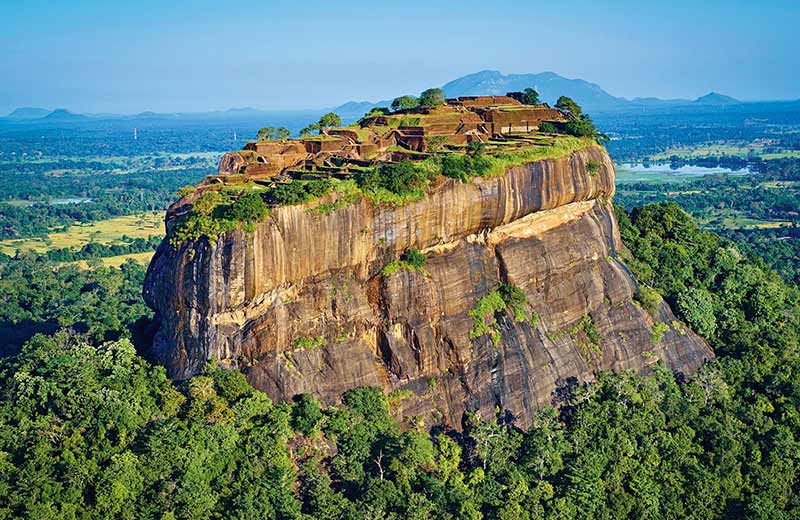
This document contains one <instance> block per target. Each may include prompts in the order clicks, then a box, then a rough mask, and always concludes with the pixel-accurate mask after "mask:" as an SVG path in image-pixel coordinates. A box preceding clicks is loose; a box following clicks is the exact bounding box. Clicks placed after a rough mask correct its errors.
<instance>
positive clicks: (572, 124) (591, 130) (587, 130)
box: [564, 115, 598, 137]
mask: <svg viewBox="0 0 800 520" xmlns="http://www.w3.org/2000/svg"><path fill="white" fill-rule="evenodd" d="M564 129H565V130H566V131H567V133H568V134H570V135H574V136H575V137H595V136H597V135H598V134H597V128H595V126H594V123H593V122H592V120H591V118H589V116H586V115H582V116H579V117H576V118H575V119H570V120H569V121H567V124H566V126H565V127H564Z"/></svg>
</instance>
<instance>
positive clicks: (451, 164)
mask: <svg viewBox="0 0 800 520" xmlns="http://www.w3.org/2000/svg"><path fill="white" fill-rule="evenodd" d="M491 168H492V160H491V159H490V158H489V157H487V156H486V155H484V154H483V153H480V152H479V153H476V154H474V155H447V156H445V157H443V158H442V165H441V169H442V175H444V176H445V177H450V178H452V179H459V180H460V181H462V182H467V181H468V180H469V178H470V177H473V176H476V175H477V176H479V177H483V176H484V175H486V174H487V173H488V172H489V170H491Z"/></svg>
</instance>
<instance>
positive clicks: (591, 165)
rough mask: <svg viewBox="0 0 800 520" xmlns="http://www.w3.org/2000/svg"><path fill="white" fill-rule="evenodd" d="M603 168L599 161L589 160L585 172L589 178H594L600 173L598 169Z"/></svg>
mask: <svg viewBox="0 0 800 520" xmlns="http://www.w3.org/2000/svg"><path fill="white" fill-rule="evenodd" d="M602 167H603V163H601V162H600V161H595V160H594V159H589V160H588V161H587V162H586V171H587V172H589V175H590V176H591V177H596V176H597V174H598V173H600V169H601V168H602Z"/></svg>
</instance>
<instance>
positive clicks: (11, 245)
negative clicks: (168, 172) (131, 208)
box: [0, 211, 164, 256]
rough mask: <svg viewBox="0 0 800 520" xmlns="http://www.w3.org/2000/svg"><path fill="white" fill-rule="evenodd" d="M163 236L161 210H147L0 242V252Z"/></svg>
mask: <svg viewBox="0 0 800 520" xmlns="http://www.w3.org/2000/svg"><path fill="white" fill-rule="evenodd" d="M163 235H164V213H163V212H162V211H149V212H146V213H138V214H136V215H126V216H124V217H114V218H110V219H107V220H98V221H96V222H92V223H90V224H79V223H75V224H74V225H72V226H70V227H69V229H67V230H66V231H59V232H55V233H50V234H49V235H47V236H45V237H32V238H22V239H13V240H3V241H2V242H0V251H2V252H3V253H5V254H7V255H9V256H13V255H14V254H15V252H16V251H17V250H18V249H19V250H20V251H35V252H37V253H45V252H47V251H49V250H51V249H63V248H70V249H80V248H82V247H83V246H85V245H86V244H89V243H91V242H96V243H99V244H102V245H112V244H124V243H125V240H124V239H123V237H128V238H149V237H151V236H163Z"/></svg>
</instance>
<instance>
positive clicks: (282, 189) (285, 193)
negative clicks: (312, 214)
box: [267, 179, 333, 206]
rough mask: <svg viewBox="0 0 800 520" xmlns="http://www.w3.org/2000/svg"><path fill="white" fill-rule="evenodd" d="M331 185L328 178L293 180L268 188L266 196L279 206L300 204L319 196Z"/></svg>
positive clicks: (328, 189)
mask: <svg viewBox="0 0 800 520" xmlns="http://www.w3.org/2000/svg"><path fill="white" fill-rule="evenodd" d="M332 187H333V184H331V181H329V180H328V179H320V180H316V181H299V180H294V181H291V182H288V183H284V184H277V185H275V186H274V187H273V188H272V189H270V191H269V193H268V194H267V197H268V198H269V201H270V203H272V204H276V205H279V206H284V205H287V206H288V205H292V204H300V203H301V202H308V201H310V200H314V199H316V198H319V197H321V196H323V195H325V194H326V193H328V191H330V189H331V188H332Z"/></svg>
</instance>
